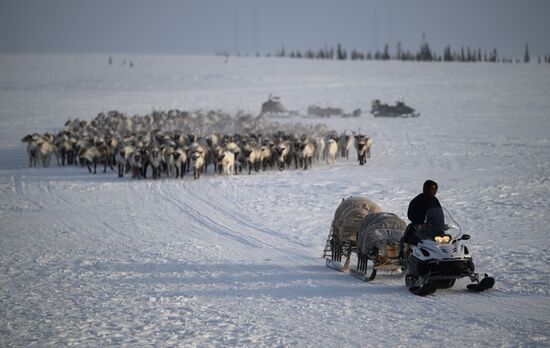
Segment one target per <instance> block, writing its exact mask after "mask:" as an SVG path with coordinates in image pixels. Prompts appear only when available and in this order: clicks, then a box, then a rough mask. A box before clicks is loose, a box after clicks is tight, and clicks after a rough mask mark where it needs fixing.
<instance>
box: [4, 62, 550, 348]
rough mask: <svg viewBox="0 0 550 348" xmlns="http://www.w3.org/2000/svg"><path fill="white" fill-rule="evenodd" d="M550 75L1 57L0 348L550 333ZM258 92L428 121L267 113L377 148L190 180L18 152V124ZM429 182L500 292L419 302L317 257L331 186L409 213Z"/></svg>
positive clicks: (543, 336) (394, 278)
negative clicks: (37, 161) (401, 107)
mask: <svg viewBox="0 0 550 348" xmlns="http://www.w3.org/2000/svg"><path fill="white" fill-rule="evenodd" d="M129 58H131V59H132V61H134V63H135V64H134V66H133V67H132V68H131V67H128V66H127V65H122V64H120V62H122V61H123V60H124V59H129ZM549 90H550V69H548V66H547V65H544V64H542V65H541V64H536V63H535V64H484V63H477V64H461V63H445V64H443V63H430V64H428V63H412V62H408V63H403V62H364V61H363V62H351V61H345V62H336V61H312V60H293V59H277V58H245V57H242V58H232V57H230V58H229V59H228V60H227V61H225V58H224V57H206V56H201V57H199V56H132V57H127V56H114V57H113V64H112V65H109V64H108V63H107V57H105V56H101V55H89V56H76V55H36V56H34V55H0V190H1V196H0V197H1V198H0V226H1V228H0V346H3V347H7V346H31V345H36V346H65V345H75V344H79V345H84V346H95V347H99V346H115V345H125V346H201V347H202V346H239V347H241V346H249V347H256V346H266V347H271V346H276V347H286V346H290V347H296V346H297V347H303V346H310V347H318V346H338V347H340V346H341V347H395V346H423V347H424V346H433V347H441V346H449V347H460V346H479V347H487V346H495V347H501V346H510V347H515V346H549V345H550V287H549V284H550V253H548V249H550V241H549V237H550V236H549V226H550V213H549V212H550V180H549V178H550V112H549V111H550V95H549V94H548V91H549ZM270 94H272V95H277V96H280V98H281V102H282V103H283V104H284V105H285V107H287V109H290V110H299V111H300V112H301V113H305V110H306V109H307V106H308V105H313V104H315V105H322V106H331V107H340V108H342V109H344V110H354V109H356V108H362V109H363V110H369V106H370V103H371V101H372V100H373V99H380V100H382V101H384V102H390V103H391V102H394V101H395V100H396V99H397V98H399V97H402V98H404V100H405V101H406V102H407V104H410V105H413V106H414V107H415V109H416V110H418V111H419V112H421V116H420V117H419V118H396V119H388V118H374V117H372V116H371V115H369V114H363V115H361V116H360V117H357V118H329V119H327V118H325V119H322V121H321V120H320V119H314V118H313V119H312V118H302V117H300V116H293V117H292V118H290V119H288V120H287V119H277V122H281V123H284V122H302V123H318V122H323V123H326V124H327V125H328V127H329V128H333V129H336V130H337V131H338V132H340V133H341V132H344V131H347V132H352V131H355V132H357V133H361V134H365V135H366V136H369V137H370V138H371V139H372V140H373V144H374V145H373V146H372V149H371V150H372V151H371V154H372V156H371V158H370V159H369V160H368V162H367V163H366V165H363V166H360V165H359V164H358V162H357V161H356V160H355V158H356V157H355V153H353V151H354V150H353V149H352V150H351V151H352V154H350V159H349V160H345V159H342V158H338V159H337V160H336V163H335V164H334V165H333V164H330V165H328V164H326V161H321V162H318V163H316V164H314V165H313V167H312V168H311V169H310V170H308V171H302V170H285V171H279V170H269V171H266V172H258V173H256V172H252V174H251V175H248V173H246V174H242V175H241V174H239V175H235V176H223V175H214V174H209V175H204V176H203V177H201V180H193V179H192V178H190V176H187V177H186V178H184V179H181V178H178V179H176V178H163V179H161V180H156V181H153V180H149V179H147V180H135V179H132V178H131V176H130V175H126V176H124V177H123V178H119V177H118V175H117V171H116V170H109V169H108V170H107V173H105V174H104V173H103V171H98V173H97V174H96V175H90V174H89V173H88V170H87V168H86V167H80V166H66V167H58V166H56V164H55V163H54V162H55V161H52V165H51V166H50V167H49V168H41V167H29V166H28V156H27V152H26V145H25V144H24V143H22V142H21V141H20V139H21V138H22V137H24V136H25V135H27V134H33V133H35V132H39V133H44V132H48V131H53V132H55V131H58V130H59V129H60V128H61V127H62V126H63V124H64V123H65V122H66V121H67V120H69V119H72V120H74V119H76V118H78V119H80V120H88V121H89V120H91V119H92V118H93V117H95V116H96V115H97V114H98V113H99V112H101V111H105V112H106V111H109V110H119V111H121V112H124V113H127V114H128V115H133V114H142V115H143V114H146V113H148V112H151V111H153V110H169V109H173V108H175V109H180V110H199V109H201V110H223V111H225V112H229V113H233V114H236V113H237V112H238V111H241V110H243V111H245V112H250V113H255V114H257V113H259V111H260V106H261V104H262V102H264V101H265V99H266V97H267V96H268V95H270ZM428 178H429V179H433V180H435V181H437V182H438V183H439V192H438V197H439V200H440V202H441V203H442V204H443V205H444V206H445V207H446V208H447V209H449V211H450V212H451V214H452V215H453V217H454V218H455V219H456V221H457V222H459V224H460V225H461V228H462V229H463V231H464V232H465V233H468V234H470V235H471V236H472V238H471V240H470V241H468V242H469V243H468V245H469V247H470V250H471V252H472V254H473V256H474V262H475V265H476V271H478V272H480V273H481V274H483V273H489V274H490V275H492V276H494V277H495V279H496V284H495V287H494V288H493V289H491V290H489V291H487V292H484V293H470V292H468V291H467V290H466V284H467V282H466V281H459V282H457V284H455V286H454V287H453V288H451V289H448V290H440V291H437V292H436V293H435V294H434V295H430V296H427V297H423V298H420V297H418V296H415V295H413V294H411V293H410V292H409V291H407V288H406V287H405V282H404V279H403V277H402V276H400V275H398V274H394V275H389V274H387V275H378V276H377V278H376V279H375V281H373V282H371V283H364V282H362V281H360V280H358V279H356V278H353V277H351V276H349V275H348V274H345V273H340V272H336V271H334V270H332V269H329V268H327V267H325V261H324V260H323V259H322V258H321V255H322V250H323V247H324V244H325V239H326V237H327V235H328V233H329V228H330V224H331V220H332V217H333V214H334V211H335V209H336V208H337V207H338V205H339V203H340V202H341V200H342V199H343V198H346V197H349V196H352V195H353V196H364V197H367V198H369V199H371V200H372V201H374V202H376V203H377V204H378V205H379V206H380V207H381V208H382V209H383V210H384V211H387V212H391V213H395V214H397V215H398V216H400V217H402V218H403V219H406V210H407V205H408V202H409V201H410V200H411V199H412V198H413V197H414V196H415V195H416V194H418V193H419V192H420V190H421V187H422V183H423V182H424V181H425V180H426V179H428Z"/></svg>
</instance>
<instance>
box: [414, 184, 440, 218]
mask: <svg viewBox="0 0 550 348" xmlns="http://www.w3.org/2000/svg"><path fill="white" fill-rule="evenodd" d="M432 185H435V187H437V183H436V182H435V181H431V180H427V181H426V182H425V183H424V189H423V192H422V193H421V194H419V195H418V196H416V197H415V198H414V199H413V200H412V201H411V202H410V203H409V209H408V211H407V217H408V218H409V220H411V222H412V223H413V224H414V225H422V224H423V223H424V221H425V220H426V212H427V211H428V209H430V208H439V207H441V204H439V200H438V199H437V198H436V197H435V196H432V195H431V194H430V188H431V187H432Z"/></svg>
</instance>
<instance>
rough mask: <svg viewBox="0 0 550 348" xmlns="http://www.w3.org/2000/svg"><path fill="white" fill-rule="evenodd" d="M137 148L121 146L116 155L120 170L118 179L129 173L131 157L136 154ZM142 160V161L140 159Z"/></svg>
mask: <svg viewBox="0 0 550 348" xmlns="http://www.w3.org/2000/svg"><path fill="white" fill-rule="evenodd" d="M134 151H135V148H134V147H133V146H130V145H124V144H120V145H119V147H118V149H117V151H116V153H115V160H116V165H117V169H118V177H119V178H122V177H124V173H127V172H128V168H129V167H130V156H131V155H132V153H134ZM140 160H141V159H140Z"/></svg>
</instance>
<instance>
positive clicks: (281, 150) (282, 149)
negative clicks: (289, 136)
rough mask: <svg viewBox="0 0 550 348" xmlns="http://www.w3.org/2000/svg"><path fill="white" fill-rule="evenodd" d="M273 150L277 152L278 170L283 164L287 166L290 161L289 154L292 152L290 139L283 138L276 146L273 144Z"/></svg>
mask: <svg viewBox="0 0 550 348" xmlns="http://www.w3.org/2000/svg"><path fill="white" fill-rule="evenodd" d="M275 152H276V153H277V163H278V164H279V170H284V169H285V164H286V165H287V166H288V165H289V161H291V160H292V159H291V157H290V154H291V153H292V143H291V142H290V140H285V141H283V142H281V143H279V144H277V146H275Z"/></svg>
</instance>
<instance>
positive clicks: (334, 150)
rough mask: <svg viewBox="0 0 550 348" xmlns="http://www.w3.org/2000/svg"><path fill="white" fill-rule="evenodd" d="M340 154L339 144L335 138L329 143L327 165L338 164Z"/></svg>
mask: <svg viewBox="0 0 550 348" xmlns="http://www.w3.org/2000/svg"><path fill="white" fill-rule="evenodd" d="M337 154H338V143H337V142H336V140H334V139H333V138H329V139H328V141H327V148H326V157H327V164H336V155H337Z"/></svg>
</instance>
